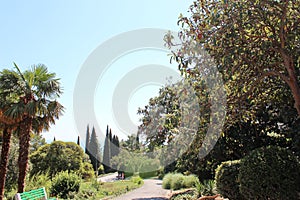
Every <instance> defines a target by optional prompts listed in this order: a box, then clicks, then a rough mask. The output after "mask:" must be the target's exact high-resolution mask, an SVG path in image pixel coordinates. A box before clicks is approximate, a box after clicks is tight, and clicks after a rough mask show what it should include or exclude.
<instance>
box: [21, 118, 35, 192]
mask: <svg viewBox="0 0 300 200" xmlns="http://www.w3.org/2000/svg"><path fill="white" fill-rule="evenodd" d="M20 128H21V130H20V136H19V138H20V141H19V159H18V165H19V179H18V193H22V192H24V189H25V179H26V173H27V168H28V160H29V145H30V132H31V129H32V119H31V118H26V119H25V120H24V121H23V122H21V125H20Z"/></svg>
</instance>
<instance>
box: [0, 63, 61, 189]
mask: <svg viewBox="0 0 300 200" xmlns="http://www.w3.org/2000/svg"><path fill="white" fill-rule="evenodd" d="M1 77H2V80H3V85H2V88H1V90H2V91H3V92H2V94H3V95H4V94H5V95H8V96H12V97H14V99H15V101H14V102H13V103H11V102H9V101H3V102H1V105H0V107H1V108H5V112H4V113H3V114H4V115H5V116H6V117H8V118H11V119H21V121H20V122H19V123H18V125H17V126H16V131H17V132H18V135H19V159H18V167H19V178H18V192H23V191H24V187H25V177H26V172H27V167H28V160H29V157H28V156H29V145H30V133H31V132H32V131H34V132H35V133H40V132H41V131H42V130H48V129H49V127H50V125H51V124H54V123H55V120H56V119H58V118H59V116H60V115H61V114H62V112H63V106H62V105H61V104H60V103H59V102H58V101H57V100H56V99H57V98H58V97H59V96H60V95H61V93H62V90H61V86H60V82H59V79H57V78H56V74H55V73H49V72H48V70H47V68H46V66H45V65H34V66H33V67H32V69H31V70H26V71H24V72H21V70H20V69H19V67H18V66H17V65H16V64H15V69H14V70H3V71H2V73H1ZM12 85H14V87H13V90H12V87H11V86H12Z"/></svg>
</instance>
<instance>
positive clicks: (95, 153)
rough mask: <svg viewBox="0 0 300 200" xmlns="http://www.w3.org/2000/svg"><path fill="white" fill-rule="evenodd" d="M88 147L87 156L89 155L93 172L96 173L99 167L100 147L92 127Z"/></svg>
mask: <svg viewBox="0 0 300 200" xmlns="http://www.w3.org/2000/svg"><path fill="white" fill-rule="evenodd" d="M88 147H89V155H90V159H91V163H92V165H93V168H94V171H95V172H98V167H99V165H100V145H99V141H98V138H97V134H96V131H95V128H94V127H93V129H92V135H91V139H90V143H89V145H88Z"/></svg>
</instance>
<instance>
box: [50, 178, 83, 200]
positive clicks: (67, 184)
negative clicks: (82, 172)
mask: <svg viewBox="0 0 300 200" xmlns="http://www.w3.org/2000/svg"><path fill="white" fill-rule="evenodd" d="M80 184H81V178H80V177H79V176H78V175H77V174H74V173H68V172H60V173H58V174H57V175H56V176H55V177H54V179H53V180H52V185H51V188H50V192H51V195H54V196H58V197H59V198H63V199H67V198H68V195H69V194H70V193H72V192H78V191H79V188H80Z"/></svg>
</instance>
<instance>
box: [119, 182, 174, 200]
mask: <svg viewBox="0 0 300 200" xmlns="http://www.w3.org/2000/svg"><path fill="white" fill-rule="evenodd" d="M168 192H169V190H165V189H163V188H162V181H161V180H158V179H146V180H144V185H143V186H142V187H140V188H138V189H136V190H133V191H131V192H128V193H127V194H124V195H121V196H119V197H116V198H114V199H115V200H167V199H168V198H167V194H168Z"/></svg>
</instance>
